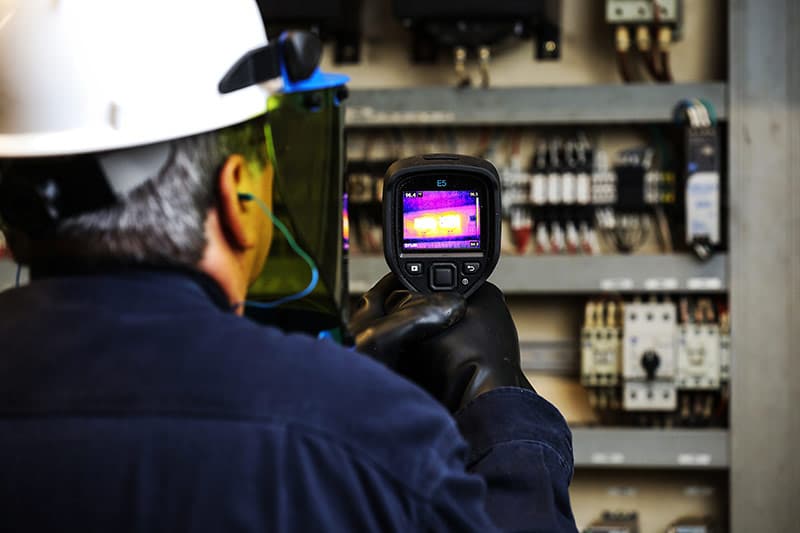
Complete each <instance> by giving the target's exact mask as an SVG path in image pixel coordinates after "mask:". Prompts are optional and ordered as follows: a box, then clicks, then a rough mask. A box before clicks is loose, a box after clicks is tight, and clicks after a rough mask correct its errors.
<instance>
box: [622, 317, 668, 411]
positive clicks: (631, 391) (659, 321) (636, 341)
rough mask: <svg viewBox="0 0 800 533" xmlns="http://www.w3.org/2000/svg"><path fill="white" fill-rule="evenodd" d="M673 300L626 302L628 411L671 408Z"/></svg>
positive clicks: (624, 358) (625, 362)
mask: <svg viewBox="0 0 800 533" xmlns="http://www.w3.org/2000/svg"><path fill="white" fill-rule="evenodd" d="M676 313H677V311H676V307H675V304H674V303H630V304H626V306H625V313H624V317H625V335H624V339H623V375H624V378H625V385H624V388H623V407H624V408H625V410H628V411H672V410H674V409H675V408H676V407H677V390H676V386H675V373H676V372H675V371H676V364H675V360H676V357H675V328H676Z"/></svg>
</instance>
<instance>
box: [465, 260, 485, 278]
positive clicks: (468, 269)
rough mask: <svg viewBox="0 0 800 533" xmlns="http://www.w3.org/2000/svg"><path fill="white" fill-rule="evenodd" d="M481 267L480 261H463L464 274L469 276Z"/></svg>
mask: <svg viewBox="0 0 800 533" xmlns="http://www.w3.org/2000/svg"><path fill="white" fill-rule="evenodd" d="M480 269H481V264H480V263H464V274H466V275H468V276H470V275H472V274H477V273H478V272H479V271H480Z"/></svg>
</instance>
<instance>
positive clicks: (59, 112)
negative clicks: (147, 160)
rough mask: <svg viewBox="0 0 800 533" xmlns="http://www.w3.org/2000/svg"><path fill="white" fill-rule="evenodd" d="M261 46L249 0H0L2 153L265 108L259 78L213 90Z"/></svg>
mask: <svg viewBox="0 0 800 533" xmlns="http://www.w3.org/2000/svg"><path fill="white" fill-rule="evenodd" d="M266 44H267V38H266V34H265V31H264V26H263V23H262V20H261V15H260V13H259V10H258V7H257V5H256V2H255V0H0V158H11V157H41V156H49V155H67V154H80V153H88V152H99V151H106V150H113V149H117V148H127V147H133V146H139V145H145V144H150V143H155V142H160V141H164V140H168V139H174V138H180V137H186V136H189V135H194V134H197V133H202V132H206V131H211V130H216V129H219V128H222V127H225V126H229V125H232V124H236V123H239V122H243V121H245V120H248V119H250V118H253V117H255V116H258V115H260V114H263V113H265V112H266V107H267V99H268V96H269V92H270V91H269V90H268V88H267V84H265V83H255V84H250V85H246V84H241V85H239V86H235V87H233V88H232V89H231V90H230V91H228V92H225V91H221V90H220V89H219V87H220V81H221V80H222V79H223V77H225V76H226V73H229V71H230V70H231V68H232V67H233V66H234V65H235V64H236V63H237V61H239V60H240V59H241V58H242V57H243V56H245V55H246V54H247V53H248V52H249V51H251V50H254V49H257V48H261V47H264V46H265V45H266ZM256 81H257V82H261V81H265V80H256ZM239 87H241V88H239ZM223 93H224V94H223Z"/></svg>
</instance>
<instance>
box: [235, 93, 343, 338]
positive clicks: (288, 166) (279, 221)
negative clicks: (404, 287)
mask: <svg viewBox="0 0 800 533" xmlns="http://www.w3.org/2000/svg"><path fill="white" fill-rule="evenodd" d="M326 85H328V84H326V83H321V84H320V86H318V88H314V87H313V86H312V85H310V84H306V87H304V90H301V91H292V90H291V89H290V90H285V91H284V92H283V93H281V94H277V95H274V96H271V97H270V99H269V104H268V112H267V124H266V126H265V137H266V149H267V151H268V154H269V159H270V162H271V164H272V166H273V170H274V179H273V190H272V216H271V218H272V221H273V225H274V226H275V227H274V231H273V238H272V243H271V246H270V251H269V255H268V256H267V259H266V263H265V265H264V268H263V269H262V271H261V272H260V274H259V275H258V278H257V279H256V281H255V282H254V283H253V284H252V285H251V286H250V289H249V292H248V295H247V302H246V304H245V314H246V315H247V316H248V317H250V318H251V319H253V320H255V321H257V322H260V323H265V324H270V325H274V326H278V327H280V328H281V329H283V330H285V331H301V332H305V333H311V334H314V335H318V336H324V337H326V336H330V337H333V338H335V339H337V340H342V332H343V331H344V330H343V324H344V322H345V320H346V312H347V296H348V290H347V267H346V261H347V258H346V242H345V238H344V233H345V216H344V213H345V210H346V206H345V203H344V200H345V199H344V195H343V191H344V181H343V180H344V178H343V169H344V161H343V120H344V107H343V105H344V104H343V101H344V98H345V95H346V92H345V88H344V86H343V85H337V86H333V87H330V86H326Z"/></svg>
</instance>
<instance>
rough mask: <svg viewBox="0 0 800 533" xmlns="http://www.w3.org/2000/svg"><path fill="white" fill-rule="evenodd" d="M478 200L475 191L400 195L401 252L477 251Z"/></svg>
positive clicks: (478, 246) (479, 230) (479, 236)
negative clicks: (437, 250) (435, 250)
mask: <svg viewBox="0 0 800 533" xmlns="http://www.w3.org/2000/svg"><path fill="white" fill-rule="evenodd" d="M480 246H481V224H480V197H479V195H478V193H477V192H475V191H413V192H409V191H406V192H404V193H403V249H405V250H430V249H441V248H456V249H477V248H480Z"/></svg>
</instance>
